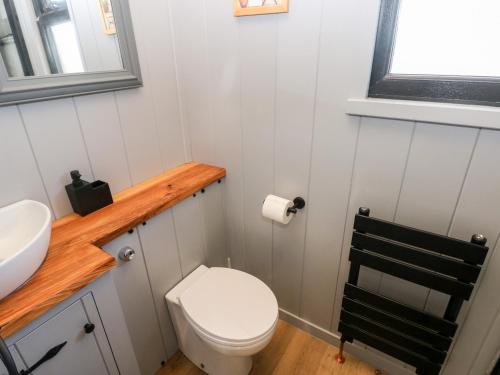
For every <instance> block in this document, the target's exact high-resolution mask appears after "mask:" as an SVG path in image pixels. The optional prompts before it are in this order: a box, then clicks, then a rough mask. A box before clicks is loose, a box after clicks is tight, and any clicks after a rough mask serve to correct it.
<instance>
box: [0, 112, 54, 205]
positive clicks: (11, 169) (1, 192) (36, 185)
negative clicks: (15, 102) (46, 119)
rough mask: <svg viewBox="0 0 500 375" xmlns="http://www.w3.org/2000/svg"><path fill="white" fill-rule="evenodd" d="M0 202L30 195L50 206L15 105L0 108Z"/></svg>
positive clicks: (9, 201) (17, 199)
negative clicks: (0, 182)
mask: <svg viewBox="0 0 500 375" xmlns="http://www.w3.org/2000/svg"><path fill="white" fill-rule="evenodd" d="M0 124H1V125H0V181H2V184H1V186H0V206H5V205H7V204H10V203H14V202H16V201H19V200H22V199H34V200H37V201H40V202H43V203H45V204H47V205H48V206H50V202H49V198H48V196H47V194H46V191H45V188H44V186H43V181H42V179H41V176H40V173H39V170H38V166H37V163H36V160H35V158H34V155H33V152H32V150H31V145H30V143H29V140H28V137H27V135H26V132H25V129H24V126H23V123H22V120H21V116H20V114H19V111H18V109H17V107H15V106H14V107H8V108H1V109H0Z"/></svg>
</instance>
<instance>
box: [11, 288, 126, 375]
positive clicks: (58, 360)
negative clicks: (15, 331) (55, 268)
mask: <svg viewBox="0 0 500 375" xmlns="http://www.w3.org/2000/svg"><path fill="white" fill-rule="evenodd" d="M86 324H93V325H94V327H95V328H94V329H93V330H92V331H91V332H88V333H87V332H85V329H84V327H85V325H86ZM63 342H67V344H66V345H65V346H64V347H63V348H62V349H61V351H60V352H59V353H58V354H57V355H56V356H55V357H54V358H53V359H51V360H49V361H47V362H45V363H44V364H42V365H41V366H40V367H39V368H38V369H37V370H36V371H35V372H34V374H36V375H67V374H72V375H89V374H93V375H115V374H118V370H117V368H116V364H115V363H114V361H113V360H112V354H111V349H110V347H109V344H108V343H107V340H106V339H105V333H104V329H103V327H102V324H101V322H100V319H99V317H98V314H97V309H96V307H95V304H94V302H93V298H92V296H91V295H90V294H89V295H87V296H85V297H84V298H83V299H80V300H78V301H76V302H74V303H73V304H72V305H70V306H69V307H68V308H66V309H65V310H63V311H61V312H60V313H59V314H57V315H55V316H54V317H53V318H51V319H49V320H48V321H47V322H45V323H44V324H42V325H41V326H40V327H38V328H36V329H35V330H34V331H32V332H31V333H29V334H28V335H26V336H25V337H23V338H22V339H20V340H19V341H17V342H16V343H15V347H16V349H17V351H18V352H19V354H20V356H21V358H22V360H23V362H24V364H25V367H29V366H32V365H33V364H35V363H36V362H37V361H38V360H40V358H42V357H43V356H44V355H45V353H47V352H48V351H49V350H50V349H51V348H53V347H55V346H57V345H59V344H62V343H63Z"/></svg>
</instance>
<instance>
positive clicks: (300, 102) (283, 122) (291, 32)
mask: <svg viewBox="0 0 500 375" xmlns="http://www.w3.org/2000/svg"><path fill="white" fill-rule="evenodd" d="M322 6H323V0H313V1H307V2H305V1H302V2H297V3H295V11H294V12H291V13H290V14H286V15H278V16H277V18H278V45H277V57H276V67H277V77H276V103H275V105H276V108H275V111H276V124H275V126H276V130H275V134H276V138H275V140H274V147H275V148H274V152H275V154H274V155H275V158H274V166H275V175H274V180H275V193H276V194H277V195H279V196H283V197H287V198H289V199H293V198H295V197H298V196H301V197H303V198H305V199H306V201H308V200H309V170H310V169H309V167H310V163H311V147H312V134H313V123H314V109H315V105H314V103H315V96H316V87H317V74H318V73H317V66H318V55H319V36H320V29H321V22H319V21H320V20H321V12H322ZM292 61H293V63H291V62H292ZM296 145H300V147H297V146H296ZM307 211H308V207H307V206H306V208H305V209H304V210H303V211H302V212H301V213H300V214H299V215H296V217H295V219H294V220H293V221H292V222H291V223H290V224H289V225H288V226H283V225H280V224H276V223H274V225H273V231H274V232H273V245H274V248H273V288H274V291H275V292H276V295H277V298H278V301H279V303H280V305H281V306H282V307H283V308H285V309H286V310H288V311H290V312H291V313H294V314H296V313H298V312H299V309H300V297H301V283H302V268H303V256H304V242H305V233H306V222H307Z"/></svg>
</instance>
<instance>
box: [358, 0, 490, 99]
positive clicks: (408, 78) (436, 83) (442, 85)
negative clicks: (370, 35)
mask: <svg viewBox="0 0 500 375" xmlns="http://www.w3.org/2000/svg"><path fill="white" fill-rule="evenodd" d="M399 5H400V0H382V1H381V5H380V18H379V23H378V30H377V39H376V42H375V53H374V57H373V65H372V74H371V78H370V86H369V91H368V97H370V98H379V99H381V98H384V99H396V100H415V101H427V102H444V103H456V104H475V105H487V106H495V107H498V106H500V78H495V77H472V76H442V75H409V74H408V75H407V74H393V73H390V68H391V62H392V55H393V49H394V42H395V36H396V31H397V21H398V11H399Z"/></svg>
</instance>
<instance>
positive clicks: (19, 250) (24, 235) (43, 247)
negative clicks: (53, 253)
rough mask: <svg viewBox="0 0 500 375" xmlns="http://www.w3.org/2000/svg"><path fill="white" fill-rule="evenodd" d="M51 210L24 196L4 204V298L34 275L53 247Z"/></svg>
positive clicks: (0, 272)
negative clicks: (24, 198) (25, 198)
mask: <svg viewBox="0 0 500 375" xmlns="http://www.w3.org/2000/svg"><path fill="white" fill-rule="evenodd" d="M51 224H52V218H51V214H50V210H49V208H48V207H47V206H45V205H44V204H43V203H39V202H35V201H30V200H24V201H20V202H17V203H14V204H12V205H10V206H6V207H3V208H0V300H1V299H2V298H4V297H5V296H7V295H9V294H10V293H12V292H13V291H14V290H16V289H17V288H18V287H20V286H21V285H22V284H24V283H25V282H26V280H28V279H29V278H30V277H31V275H33V274H34V273H35V272H36V270H37V269H38V267H40V265H41V264H42V262H43V260H44V259H45V256H46V255H47V250H48V248H49V240H50V231H51V228H52V225H51Z"/></svg>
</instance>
